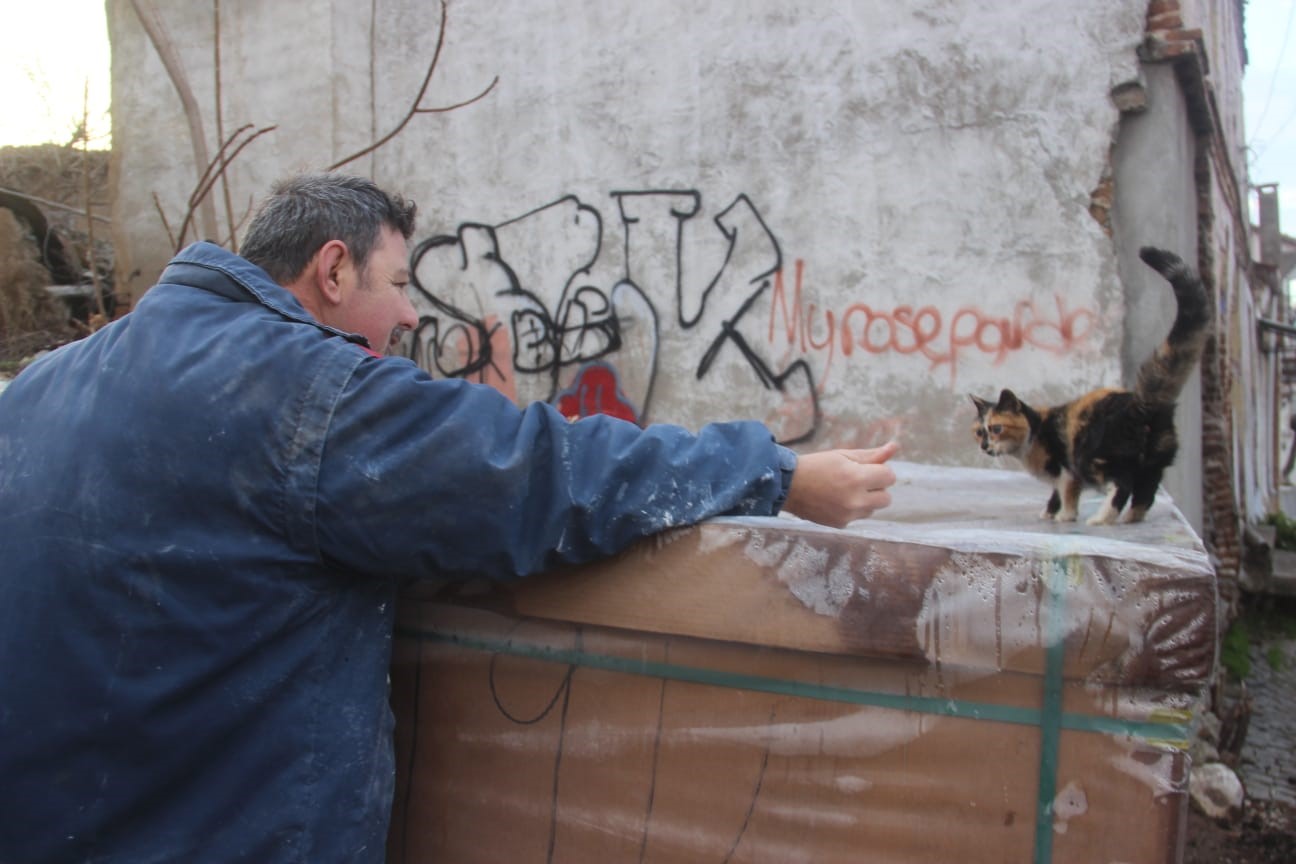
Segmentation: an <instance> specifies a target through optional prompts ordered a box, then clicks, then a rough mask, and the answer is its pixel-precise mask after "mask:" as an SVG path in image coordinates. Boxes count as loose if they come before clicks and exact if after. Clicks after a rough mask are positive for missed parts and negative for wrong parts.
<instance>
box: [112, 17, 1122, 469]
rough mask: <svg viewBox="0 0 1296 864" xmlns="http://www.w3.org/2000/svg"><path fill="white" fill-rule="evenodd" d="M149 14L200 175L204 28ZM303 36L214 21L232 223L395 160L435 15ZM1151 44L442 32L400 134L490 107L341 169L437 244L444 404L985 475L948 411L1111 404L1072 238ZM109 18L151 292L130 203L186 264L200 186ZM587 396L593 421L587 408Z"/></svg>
mask: <svg viewBox="0 0 1296 864" xmlns="http://www.w3.org/2000/svg"><path fill="white" fill-rule="evenodd" d="M152 5H153V6H154V7H155V8H157V9H158V10H159V13H160V15H161V17H162V19H163V20H164V22H165V24H166V27H167V29H168V31H169V32H170V33H171V35H172V36H173V38H174V39H175V40H176V42H177V43H178V44H180V45H181V46H183V48H184V57H185V66H186V69H187V71H188V73H189V75H190V78H191V83H192V85H193V88H194V91H195V94H196V98H197V101H198V103H199V104H200V105H201V106H203V110H204V111H205V112H206V113H205V122H206V124H207V126H208V128H209V129H213V132H212V133H211V134H209V142H208V146H209V150H210V151H211V152H212V153H213V154H214V153H215V152H216V150H217V148H218V146H219V142H218V138H217V136H216V135H215V134H214V120H213V114H214V111H212V110H211V106H213V104H214V101H213V100H214V84H213V81H214V74H213V70H212V66H211V53H212V52H211V51H210V46H211V43H212V37H213V32H214V31H213V26H212V21H211V19H210V17H207V16H199V15H195V14H193V12H192V9H191V7H190V6H189V5H188V4H184V3H181V2H179V0H155V2H154V3H153V4H152ZM317 8H318V6H317V4H308V3H304V2H285V3H278V4H263V3H249V4H234V5H231V4H225V5H224V6H223V7H222V9H223V15H224V21H223V24H222V36H221V47H222V89H223V94H224V99H223V107H224V129H225V130H226V133H227V134H228V133H229V132H230V131H232V130H233V129H236V128H238V126H239V125H241V124H245V123H250V124H254V126H255V127H256V128H263V127H267V126H270V125H273V124H277V125H278V128H277V129H275V130H274V131H273V132H270V133H267V134H266V135H264V136H262V137H261V138H259V139H257V140H256V141H254V142H252V143H251V144H250V145H248V147H247V149H246V150H245V151H244V153H243V155H241V156H240V157H239V158H238V159H237V160H236V161H235V163H234V165H233V167H232V170H231V171H230V179H231V187H232V191H231V199H232V201H233V202H234V205H235V206H234V209H235V211H236V212H235V221H236V222H237V221H238V220H240V219H241V218H242V217H243V215H244V214H245V211H246V208H247V207H248V203H249V201H250V200H252V199H253V198H254V197H259V196H260V195H261V194H263V193H264V191H265V190H266V188H267V187H268V186H269V184H270V183H271V182H272V181H273V180H274V179H275V178H277V177H279V176H282V175H284V174H287V173H289V172H292V171H294V170H299V169H303V168H321V167H324V166H326V165H328V164H330V163H331V162H333V161H335V160H337V159H339V158H342V157H344V156H346V155H348V154H349V153H352V152H354V151H355V150H357V149H359V148H361V147H363V146H364V145H365V144H367V143H368V142H370V141H372V140H375V139H376V138H378V137H380V136H382V135H383V134H384V133H385V132H387V131H389V130H390V129H391V128H393V127H394V126H395V125H396V124H397V123H398V122H399V121H400V119H401V117H402V116H403V115H404V112H405V111H406V109H407V108H408V107H409V105H410V104H411V101H412V100H413V98H414V96H415V94H416V92H417V90H418V87H419V84H420V83H421V80H422V77H423V74H424V72H425V70H426V63H427V61H428V59H429V58H430V57H431V55H432V52H433V50H434V47H435V44H436V34H437V26H438V22H439V6H437V5H436V4H431V3H419V2H413V0H398V2H391V3H384V4H375V5H373V6H371V5H370V4H349V3H341V2H336V3H333V4H331V5H330V6H328V7H326V8H327V9H328V10H329V11H328V14H327V15H322V16H321V15H319V14H317V12H316V10H317ZM1060 10H1061V11H1060ZM1145 12H1146V4H1145V3H1144V2H1141V0H1107V2H1103V3H1099V4H1067V5H1066V6H1065V7H1059V5H1058V4H1056V3H1054V2H1051V0H1029V2H1026V3H1024V4H1023V3H1017V4H1003V3H998V2H993V0H965V2H960V3H957V4H950V3H947V2H938V0H921V2H913V3H906V4H896V3H890V2H881V0H871V2H863V0H861V2H838V3H824V2H810V0H796V2H787V0H753V2H747V3H741V4H722V3H716V4H695V3H688V2H683V0H655V2H648V3H629V2H611V3H608V2H600V3H593V2H576V3H573V2H558V0H491V2H489V3H488V2H459V3H455V4H453V5H452V6H451V10H450V14H451V17H450V21H449V23H448V27H447V38H446V44H445V47H444V50H443V52H442V55H441V59H440V65H439V68H438V70H437V74H436V76H435V77H434V79H433V82H432V85H431V87H430V88H429V91H428V93H427V95H426V96H425V97H424V99H423V101H422V105H423V106H425V107H437V106H446V105H451V104H455V103H457V102H460V101H462V100H465V99H467V98H470V97H472V96H474V95H476V94H477V93H479V92H481V91H482V90H483V89H484V88H486V87H487V86H488V85H489V84H490V83H491V81H492V80H494V79H496V78H498V83H497V84H496V85H495V86H494V88H493V89H492V90H491V92H490V93H489V94H488V95H487V96H486V97H485V98H484V99H482V100H481V101H480V102H478V103H476V104H474V105H471V106H469V107H466V108H462V109H459V110H456V111H453V112H450V113H443V114H442V113H435V114H423V115H419V116H416V117H415V118H413V120H412V121H411V122H410V123H409V125H408V126H407V127H406V128H405V129H404V131H403V132H402V133H401V134H400V135H399V136H397V137H396V138H394V139H393V140H392V141H391V142H390V143H389V144H387V145H386V146H384V147H383V148H382V149H381V150H379V151H378V152H377V153H376V154H374V155H373V156H371V157H365V158H363V159H361V160H359V161H357V162H355V163H352V164H351V165H350V166H349V168H350V170H354V171H356V172H357V173H365V174H369V175H371V176H373V177H375V179H377V180H378V181H379V182H380V183H382V184H384V185H386V186H388V187H390V188H393V189H398V190H401V191H404V192H406V193H408V194H409V195H410V196H412V197H413V198H415V199H416V200H417V201H418V202H419V205H420V212H421V221H420V228H419V231H418V235H417V236H416V238H415V239H416V240H419V241H422V240H426V239H428V238H430V237H433V236H435V235H444V236H446V237H449V238H453V239H452V240H447V241H446V244H445V245H438V246H435V247H433V248H430V249H428V250H426V254H422V255H420V256H418V258H417V268H416V272H417V275H418V277H419V279H420V281H421V283H422V284H423V285H424V287H425V288H426V289H427V290H428V291H429V292H431V293H432V294H434V295H435V296H436V297H437V299H438V300H439V301H440V302H441V303H449V304H451V305H453V306H454V307H455V308H456V310H458V311H457V313H456V315H455V316H447V315H446V314H445V312H444V310H438V309H436V308H435V307H434V306H433V305H432V304H431V302H430V301H427V300H424V301H423V308H424V311H425V312H426V314H427V315H428V316H429V318H435V319H437V322H436V325H435V326H436V328H437V329H436V333H437V334H438V336H439V337H440V340H439V341H437V340H433V339H432V338H431V335H430V334H431V332H432V328H431V325H430V326H429V327H428V328H427V329H426V330H425V331H424V332H423V333H422V334H421V335H422V336H423V337H424V342H423V345H422V351H421V353H420V356H421V358H422V360H423V362H424V365H426V366H428V367H429V368H431V369H433V370H435V369H436V368H437V362H436V361H437V360H439V361H440V365H441V367H442V368H444V369H450V368H461V369H462V368H465V367H468V366H471V365H472V363H473V362H474V361H476V362H477V364H479V365H480V366H481V369H480V371H479V373H478V375H477V377H481V378H484V379H485V380H488V381H490V382H491V383H493V384H495V385H496V386H499V387H501V389H503V390H505V391H506V392H509V393H511V394H512V395H514V396H515V397H516V398H517V399H518V400H519V401H527V400H530V399H552V400H560V399H561V398H562V396H563V394H564V393H567V395H568V397H569V400H568V401H567V402H566V403H565V404H568V405H569V406H570V405H572V404H575V405H578V406H579V405H580V404H581V403H582V402H584V404H586V405H588V404H593V403H598V404H601V405H603V406H604V407H607V406H608V405H609V404H611V403H612V402H614V401H615V402H617V403H620V405H621V407H622V408H623V409H624V410H625V411H626V412H627V413H629V414H631V415H632V416H634V417H635V418H636V419H638V420H640V421H663V420H664V421H673V422H680V423H683V424H685V425H688V426H698V425H701V424H702V423H704V422H706V421H709V420H714V419H725V418H736V417H755V418H758V419H762V420H765V421H766V422H768V423H770V425H771V426H772V427H773V428H774V429H775V431H776V433H777V434H778V435H779V436H780V437H781V438H783V439H797V438H802V437H806V436H808V437H809V440H810V443H811V444H812V445H813V446H816V447H820V446H828V445H868V444H874V443H880V442H881V441H884V440H886V439H888V438H891V437H898V438H900V439H901V440H902V442H903V443H904V446H905V451H904V452H905V456H906V458H910V459H915V460H919V461H932V462H938V463H946V464H948V463H964V464H970V465H984V464H985V463H984V461H983V458H982V457H981V456H980V454H979V453H978V452H977V450H976V448H975V447H974V446H973V439H972V436H971V434H970V432H969V430H968V424H969V422H970V420H971V416H972V409H971V404H970V402H969V401H968V399H967V397H966V395H965V394H966V393H967V392H969V391H973V392H977V393H981V394H984V395H990V394H993V393H997V392H998V389H999V388H1000V387H1003V386H1010V387H1012V388H1013V389H1015V390H1017V391H1018V392H1019V394H1021V395H1022V396H1023V397H1025V398H1027V399H1033V400H1036V401H1038V402H1051V401H1060V400H1062V399H1065V398H1070V397H1071V396H1074V395H1076V394H1077V393H1079V392H1082V391H1084V390H1087V389H1090V388H1092V387H1095V386H1099V385H1110V384H1116V383H1119V382H1120V379H1121V376H1122V360H1121V346H1122V341H1123V333H1124V326H1125V325H1124V324H1123V321H1124V316H1125V300H1124V293H1123V290H1122V288H1121V285H1120V281H1119V278H1118V272H1117V252H1116V249H1115V246H1114V243H1113V240H1112V239H1111V238H1109V237H1108V236H1106V235H1105V234H1104V233H1103V231H1102V230H1101V228H1100V226H1099V225H1098V223H1097V222H1096V221H1095V220H1094V219H1093V217H1091V215H1090V214H1089V204H1090V194H1091V190H1093V189H1094V188H1095V187H1096V186H1097V185H1098V183H1099V181H1100V178H1101V176H1102V174H1103V172H1104V170H1105V169H1106V167H1107V164H1108V158H1109V152H1110V149H1111V147H1112V142H1113V136H1114V134H1115V130H1116V128H1117V124H1118V120H1119V118H1118V114H1117V111H1116V109H1115V107H1114V106H1113V104H1112V101H1111V99H1110V96H1109V92H1110V90H1111V88H1112V87H1113V86H1115V85H1117V84H1120V83H1123V82H1127V81H1130V80H1132V79H1134V78H1135V77H1136V76H1137V74H1138V71H1139V64H1138V58H1137V54H1136V51H1137V47H1138V45H1139V43H1140V41H1141V39H1142V36H1143V26H1144V15H1145ZM109 18H110V22H111V23H110V27H111V30H112V35H113V39H114V74H115V77H116V82H115V86H116V90H115V93H114V117H115V121H116V124H117V126H116V129H115V132H114V134H115V136H116V137H115V140H116V142H117V144H118V148H119V155H118V159H119V166H118V168H119V170H118V174H117V176H118V178H119V189H118V193H119V194H118V202H117V212H115V214H114V217H115V219H116V220H117V223H116V224H117V225H118V226H119V229H120V230H119V234H118V237H119V241H120V240H121V239H122V238H128V242H127V245H129V247H130V250H129V251H128V252H127V253H124V260H125V261H126V262H127V263H128V264H129V266H130V267H131V268H132V269H135V268H138V270H139V271H140V275H139V277H138V279H139V280H142V284H147V283H148V282H149V281H151V279H152V278H153V277H154V275H155V274H156V273H157V271H158V270H159V269H160V267H161V265H162V263H163V262H164V261H165V259H166V257H168V255H169V251H168V249H167V240H166V236H165V233H166V232H165V231H164V230H163V228H162V225H161V220H160V219H159V218H158V216H157V213H156V208H155V207H154V204H153V197H152V196H153V195H154V194H155V193H156V194H157V196H158V199H159V201H160V202H161V203H162V207H163V209H164V210H165V211H166V212H167V213H168V214H169V221H171V222H172V227H173V230H174V228H175V227H177V226H178V224H179V221H180V217H182V215H183V212H184V200H185V198H186V197H187V195H188V194H189V191H190V189H191V188H192V186H193V184H194V178H195V175H196V172H195V170H194V167H193V165H192V161H193V159H192V156H191V149H190V147H189V145H188V142H187V138H186V132H185V129H186V127H185V124H184V122H183V117H182V115H181V112H180V107H179V101H178V99H176V97H175V95H174V93H173V91H172V89H171V85H170V83H169V82H168V80H167V78H166V75H165V73H164V72H163V70H162V68H161V65H160V63H159V62H158V60H157V58H156V55H155V53H154V52H153V51H152V49H151V48H150V46H149V45H148V43H147V42H146V41H145V39H144V36H143V32H142V30H141V29H140V28H139V26H138V24H137V23H136V21H135V20H134V18H133V13H132V12H131V11H130V4H129V3H127V2H125V0H110V3H109ZM1045 34H1046V35H1045ZM622 193H629V194H622ZM645 193H651V194H645ZM212 231H213V235H212V236H217V237H220V236H222V235H223V234H224V233H227V229H225V228H223V227H221V226H215V227H214V228H213V229H212ZM119 257H123V253H119ZM503 265H507V267H505V266H503ZM136 287H141V286H139V285H137V286H136ZM502 290H507V291H508V292H509V293H507V294H503V295H501V293H500V292H501V291H502ZM465 318H466V319H469V321H470V323H469V324H468V325H467V326H465V325H464V324H463V321H462V320H460V319H465ZM477 324H479V325H480V328H478V327H477V326H476V325H477ZM514 324H516V326H514ZM475 332H476V333H482V332H484V333H490V334H491V335H490V338H489V343H490V355H489V357H486V356H485V355H484V353H483V342H482V340H481V339H480V338H474V337H473V334H474V333H475ZM537 333H539V334H540V335H541V337H542V338H540V339H538V340H537V339H536V338H535V335H536V334H537ZM487 361H489V362H487ZM594 362H598V363H602V364H604V366H603V367H601V368H596V369H595V370H594V372H595V373H598V372H605V373H608V374H610V375H611V376H613V378H614V381H615V384H614V386H613V387H604V388H602V389H598V388H597V387H592V386H584V387H583V388H582V387H581V386H580V385H579V383H578V382H577V376H578V374H579V373H580V372H581V370H582V369H585V368H588V366H589V364H590V363H594ZM583 383H584V384H586V385H590V383H591V381H590V380H589V379H586V381H585V382H583ZM614 392H615V393H617V394H619V395H618V396H617V398H616V399H615V400H613V399H612V394H613V393H614ZM816 402H817V404H818V409H819V413H818V415H817V416H816V412H815V403H816Z"/></svg>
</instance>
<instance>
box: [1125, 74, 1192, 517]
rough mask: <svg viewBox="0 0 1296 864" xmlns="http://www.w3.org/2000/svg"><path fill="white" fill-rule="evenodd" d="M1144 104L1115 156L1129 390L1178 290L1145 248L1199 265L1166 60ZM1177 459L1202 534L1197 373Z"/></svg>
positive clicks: (1177, 477) (1182, 404)
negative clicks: (1146, 258) (1145, 255)
mask: <svg viewBox="0 0 1296 864" xmlns="http://www.w3.org/2000/svg"><path fill="white" fill-rule="evenodd" d="M1143 74H1144V91H1143V92H1144V94H1145V107H1144V108H1143V110H1141V111H1138V112H1131V113H1129V114H1126V115H1125V116H1124V118H1123V119H1122V123H1121V128H1120V133H1119V135H1118V137H1117V144H1116V148H1115V150H1114V151H1113V159H1112V161H1113V169H1114V178H1115V184H1114V185H1115V207H1114V208H1113V211H1112V225H1113V229H1114V230H1113V234H1114V236H1115V237H1116V238H1118V244H1117V245H1118V259H1119V262H1120V274H1121V282H1122V284H1123V285H1124V286H1125V288H1126V299H1125V304H1126V310H1127V311H1126V318H1125V322H1124V325H1125V326H1124V328H1123V329H1124V343H1123V354H1122V359H1123V365H1124V370H1125V373H1124V380H1123V381H1122V384H1124V385H1125V386H1133V384H1134V381H1135V379H1136V377H1137V373H1138V368H1139V366H1140V365H1141V364H1142V363H1143V362H1144V360H1146V359H1147V358H1148V357H1149V356H1151V354H1152V352H1153V351H1155V350H1156V347H1157V345H1159V344H1160V343H1161V341H1162V340H1164V339H1165V337H1166V334H1167V333H1169V331H1170V326H1171V324H1173V322H1174V317H1175V309H1176V307H1175V302H1174V293H1173V292H1172V291H1171V289H1170V286H1169V285H1168V284H1167V283H1166V281H1165V280H1164V279H1162V278H1161V277H1160V276H1159V275H1158V274H1156V273H1155V272H1153V271H1152V270H1151V269H1150V268H1149V267H1148V266H1147V265H1146V264H1144V263H1143V262H1142V260H1140V259H1139V257H1138V249H1139V247H1140V246H1144V245H1153V246H1161V247H1163V248H1167V249H1173V250H1175V251H1177V252H1178V253H1179V254H1180V255H1181V256H1183V258H1184V260H1185V261H1188V262H1190V263H1192V264H1194V266H1195V265H1196V262H1197V239H1198V238H1197V234H1198V229H1197V184H1196V181H1195V179H1194V166H1195V165H1196V154H1197V141H1196V136H1195V135H1194V134H1193V130H1192V125H1191V123H1190V120H1189V117H1188V108H1187V105H1186V104H1185V103H1184V97H1183V93H1182V91H1181V90H1180V89H1179V84H1178V82H1177V80H1176V78H1175V70H1174V67H1173V66H1172V65H1171V64H1169V63H1159V64H1149V65H1148V66H1146V67H1145V68H1144V73H1143ZM1176 424H1177V426H1178V428H1179V429H1180V430H1182V434H1181V435H1180V449H1179V459H1178V460H1177V462H1176V463H1175V465H1174V466H1173V467H1171V469H1170V470H1169V471H1168V472H1167V473H1166V476H1165V478H1164V481H1163V482H1164V483H1165V485H1166V488H1167V489H1169V490H1170V492H1171V494H1172V495H1173V496H1174V498H1175V501H1176V503H1178V504H1179V507H1180V509H1181V510H1183V512H1184V515H1185V516H1186V517H1187V518H1188V521H1189V522H1190V523H1192V525H1193V527H1195V528H1196V529H1197V530H1198V531H1200V530H1202V488H1201V435H1200V434H1198V433H1199V430H1200V429H1201V426H1202V414H1201V381H1200V375H1199V374H1198V373H1194V374H1193V376H1192V378H1191V380H1190V381H1189V382H1188V384H1187V386H1186V387H1185V388H1184V392H1183V394H1182V396H1181V398H1180V400H1179V407H1178V411H1177V413H1176Z"/></svg>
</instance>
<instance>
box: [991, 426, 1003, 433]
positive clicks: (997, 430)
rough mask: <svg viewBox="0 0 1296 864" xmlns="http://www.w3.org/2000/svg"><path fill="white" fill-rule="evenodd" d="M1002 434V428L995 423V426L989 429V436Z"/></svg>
mask: <svg viewBox="0 0 1296 864" xmlns="http://www.w3.org/2000/svg"><path fill="white" fill-rule="evenodd" d="M1002 432H1003V427H1002V426H1000V425H999V424H998V423H996V424H994V425H993V426H991V427H990V434H991V435H999V434H1001V433H1002Z"/></svg>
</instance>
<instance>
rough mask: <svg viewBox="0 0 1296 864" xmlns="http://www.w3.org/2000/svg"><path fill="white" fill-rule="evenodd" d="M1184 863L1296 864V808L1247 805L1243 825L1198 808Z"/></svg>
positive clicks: (1191, 823)
mask: <svg viewBox="0 0 1296 864" xmlns="http://www.w3.org/2000/svg"><path fill="white" fill-rule="evenodd" d="M1183 861H1184V864H1296V809H1294V808H1291V807H1286V806H1284V805H1282V804H1276V803H1273V804H1268V803H1260V804H1257V803H1254V802H1249V803H1248V804H1247V810H1246V813H1245V815H1243V817H1242V820H1241V822H1240V823H1239V824H1237V825H1233V826H1225V825H1219V824H1216V823H1215V822H1213V821H1211V820H1210V819H1207V818H1206V817H1205V816H1203V815H1201V814H1200V813H1198V812H1196V811H1192V812H1191V813H1190V814H1189V816H1188V842H1187V844H1186V847H1185V850H1184V858H1183Z"/></svg>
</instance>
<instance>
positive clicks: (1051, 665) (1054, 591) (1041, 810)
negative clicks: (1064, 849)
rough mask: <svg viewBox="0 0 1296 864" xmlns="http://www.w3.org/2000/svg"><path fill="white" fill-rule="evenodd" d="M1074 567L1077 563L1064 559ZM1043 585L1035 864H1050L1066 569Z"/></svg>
mask: <svg viewBox="0 0 1296 864" xmlns="http://www.w3.org/2000/svg"><path fill="white" fill-rule="evenodd" d="M1066 560H1067V561H1069V562H1071V563H1072V565H1073V566H1074V564H1075V562H1076V560H1077V559H1075V558H1074V557H1072V558H1068V559H1066ZM1040 578H1041V579H1042V580H1043V581H1044V583H1045V584H1044V601H1043V602H1044V603H1045V606H1046V608H1045V610H1044V614H1045V616H1046V618H1045V620H1046V622H1047V623H1046V625H1045V630H1044V644H1045V645H1047V646H1048V647H1047V649H1046V650H1045V654H1044V696H1043V700H1042V707H1041V711H1042V716H1041V718H1040V763H1039V785H1038V791H1037V793H1036V794H1037V798H1036V804H1037V807H1036V812H1035V864H1051V862H1052V860H1053V801H1054V799H1055V798H1056V797H1057V773H1058V746H1059V744H1060V743H1061V739H1062V663H1063V660H1064V658H1065V646H1064V644H1063V643H1064V637H1065V636H1066V632H1065V628H1066V620H1065V617H1064V615H1063V612H1064V610H1065V607H1066V588H1067V584H1066V583H1067V567H1066V564H1065V563H1064V562H1063V561H1061V560H1054V561H1053V562H1052V566H1049V567H1047V568H1046V571H1045V572H1044V573H1041V574H1040Z"/></svg>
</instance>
